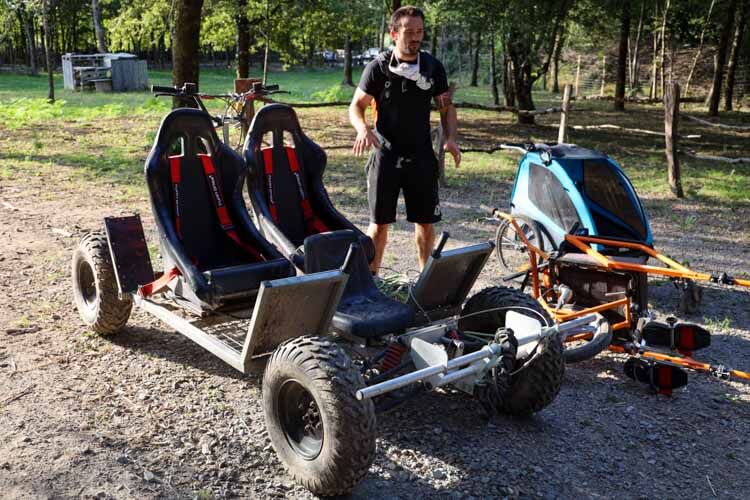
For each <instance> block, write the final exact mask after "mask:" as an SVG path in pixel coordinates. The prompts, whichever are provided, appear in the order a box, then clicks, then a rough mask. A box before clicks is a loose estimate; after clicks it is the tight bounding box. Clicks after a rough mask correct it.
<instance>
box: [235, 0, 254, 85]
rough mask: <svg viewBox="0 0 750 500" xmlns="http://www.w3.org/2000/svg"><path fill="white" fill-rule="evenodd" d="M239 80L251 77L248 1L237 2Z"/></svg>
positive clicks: (240, 0) (239, 0) (236, 23)
mask: <svg viewBox="0 0 750 500" xmlns="http://www.w3.org/2000/svg"><path fill="white" fill-rule="evenodd" d="M236 6H237V14H236V16H235V18H234V22H235V25H236V26H237V78H249V77H250V23H249V21H248V19H247V0H237V4H236Z"/></svg>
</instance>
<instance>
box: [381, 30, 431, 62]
mask: <svg viewBox="0 0 750 500" xmlns="http://www.w3.org/2000/svg"><path fill="white" fill-rule="evenodd" d="M381 47H382V45H381ZM437 48H438V27H437V23H435V25H434V26H433V27H432V40H430V54H431V55H432V56H433V57H437ZM381 50H382V48H381Z"/></svg>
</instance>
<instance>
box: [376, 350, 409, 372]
mask: <svg viewBox="0 0 750 500" xmlns="http://www.w3.org/2000/svg"><path fill="white" fill-rule="evenodd" d="M406 350H407V349H406V346H405V345H403V344H401V343H399V342H391V343H390V344H388V347H386V348H385V354H384V355H383V360H382V361H381V362H380V369H381V373H382V372H386V371H388V370H390V369H392V368H396V367H397V366H398V365H399V364H400V363H401V357H402V356H403V355H404V353H405V352H406Z"/></svg>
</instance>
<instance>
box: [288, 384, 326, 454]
mask: <svg viewBox="0 0 750 500" xmlns="http://www.w3.org/2000/svg"><path fill="white" fill-rule="evenodd" d="M278 405H279V417H280V421H281V427H282V430H283V431H284V437H286V440H287V442H288V443H289V446H291V448H292V449H293V450H294V451H295V452H296V453H298V454H299V455H300V456H301V457H302V458H304V459H305V460H314V459H315V458H316V457H317V456H318V455H319V454H320V451H321V449H322V448H323V437H324V432H323V431H324V429H323V420H322V418H321V415H320V409H319V408H318V404H317V402H316V401H315V398H314V397H313V395H312V394H311V393H310V392H309V391H308V390H307V389H306V388H305V387H304V386H303V385H302V384H301V383H299V382H298V381H297V380H287V381H286V382H284V384H283V385H282V386H281V389H280V391H279V399H278Z"/></svg>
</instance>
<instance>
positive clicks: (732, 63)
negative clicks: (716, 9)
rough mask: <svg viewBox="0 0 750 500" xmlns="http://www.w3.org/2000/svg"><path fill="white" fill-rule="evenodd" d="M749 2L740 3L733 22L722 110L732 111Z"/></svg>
mask: <svg viewBox="0 0 750 500" xmlns="http://www.w3.org/2000/svg"><path fill="white" fill-rule="evenodd" d="M749 4H750V2H748V1H747V0H745V1H743V2H741V3H740V6H739V9H738V10H737V19H736V21H735V24H736V27H735V28H734V36H733V37H732V51H731V52H730V54H729V63H728V64H727V86H726V89H725V91H724V110H725V111H732V100H733V98H734V80H735V74H736V72H737V62H738V60H739V58H740V52H742V38H743V36H744V34H745V28H746V27H747V16H748V10H749V9H750V7H749Z"/></svg>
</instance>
